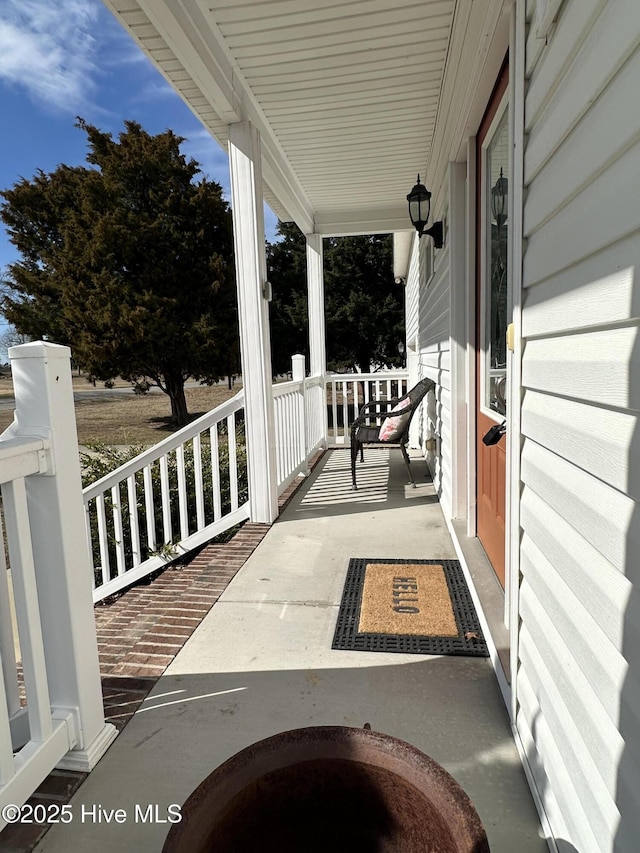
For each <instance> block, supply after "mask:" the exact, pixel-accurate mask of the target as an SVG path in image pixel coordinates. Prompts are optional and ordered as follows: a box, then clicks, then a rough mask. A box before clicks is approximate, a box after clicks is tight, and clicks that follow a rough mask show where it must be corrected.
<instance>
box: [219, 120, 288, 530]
mask: <svg viewBox="0 0 640 853" xmlns="http://www.w3.org/2000/svg"><path fill="white" fill-rule="evenodd" d="M229 166H230V172H231V203H232V207H233V232H234V244H235V252H236V279H237V283H238V313H239V322H240V356H241V359H242V382H243V386H244V399H245V433H246V439H247V469H248V479H249V501H250V507H251V520H252V521H258V522H266V523H271V522H272V521H273V520H274V519H275V518H276V517H277V515H278V488H277V479H276V460H275V427H274V418H273V396H272V392H271V385H272V372H271V346H270V339H269V303H268V301H267V299H266V294H265V285H266V281H267V265H266V255H265V237H264V213H263V201H262V166H261V153H260V134H259V133H258V131H257V129H256V128H255V127H254V126H253V125H252V124H251V122H248V121H244V122H238V123H237V124H231V125H229Z"/></svg>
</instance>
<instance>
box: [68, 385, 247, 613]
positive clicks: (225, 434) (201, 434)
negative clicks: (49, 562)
mask: <svg viewBox="0 0 640 853" xmlns="http://www.w3.org/2000/svg"><path fill="white" fill-rule="evenodd" d="M243 409H244V395H243V392H242V391H240V392H239V393H238V394H236V395H235V397H233V398H232V399H230V400H227V401H226V402H225V403H223V404H222V405H221V406H218V407H217V408H216V409H214V410H213V411H211V412H208V413H207V414H206V415H203V416H202V417H201V418H198V419H197V420H195V421H193V423H191V424H188V425H187V426H186V427H184V428H183V429H181V430H179V431H178V432H176V433H174V434H173V435H171V436H169V437H168V438H166V439H164V441H161V442H160V443H159V444H156V445H154V446H153V447H151V448H149V449H148V450H145V451H144V452H143V453H141V454H140V455H138V456H136V457H135V458H134V459H132V460H130V461H129V462H127V463H126V464H125V465H123V466H121V467H120V468H118V469H117V470H116V471H113V472H112V473H110V474H107V475H106V476H105V477H102V478H101V479H100V480H97V481H96V482H95V483H92V484H91V485H90V486H88V487H87V488H85V490H84V503H85V510H86V524H87V534H88V538H89V543H90V548H91V551H92V554H93V558H94V592H93V597H94V601H99V600H101V599H103V598H105V597H106V596H108V595H111V594H112V593H114V592H117V591H118V590H120V589H123V588H124V587H125V586H129V585H130V584H131V583H133V582H134V581H136V580H139V579H140V578H142V577H144V576H145V575H148V574H150V573H151V572H153V571H155V570H156V569H158V568H160V567H162V566H164V565H166V563H167V562H168V561H170V560H173V559H175V558H176V557H178V556H179V555H180V554H183V553H186V552H187V551H190V550H192V549H194V548H197V547H198V546H199V545H201V544H203V543H204V542H207V541H208V540H210V539H213V538H214V537H215V536H218V535H220V534H221V533H223V532H224V531H226V530H228V529H229V528H231V527H234V526H235V525H237V524H239V523H240V522H242V521H245V520H246V519H248V518H249V500H248V495H247V478H246V464H245V439H244V418H243V416H242V414H243Z"/></svg>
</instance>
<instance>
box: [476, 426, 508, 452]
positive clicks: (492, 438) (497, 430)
mask: <svg viewBox="0 0 640 853" xmlns="http://www.w3.org/2000/svg"><path fill="white" fill-rule="evenodd" d="M506 431H507V422H506V421H502V423H501V424H494V426H492V427H491V429H490V430H488V432H486V433H485V434H484V435H483V436H482V441H483V442H484V443H485V444H486V445H487V447H489V446H490V445H491V444H497V443H498V442H499V441H500V439H501V438H502V436H503V435H504V434H505V432H506Z"/></svg>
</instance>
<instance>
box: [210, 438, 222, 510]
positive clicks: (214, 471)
mask: <svg viewBox="0 0 640 853" xmlns="http://www.w3.org/2000/svg"><path fill="white" fill-rule="evenodd" d="M209 435H210V437H211V488H212V490H213V520H214V521H218V519H219V518H221V517H222V498H221V496H220V448H219V445H218V425H217V424H214V425H213V426H212V427H211V429H210V430H209Z"/></svg>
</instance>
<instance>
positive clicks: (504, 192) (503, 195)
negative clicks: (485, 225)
mask: <svg viewBox="0 0 640 853" xmlns="http://www.w3.org/2000/svg"><path fill="white" fill-rule="evenodd" d="M508 192H509V181H508V180H507V179H506V178H505V177H504V175H503V174H502V169H500V177H499V178H498V180H497V181H496V183H495V186H494V187H493V188H492V189H491V213H492V214H493V218H494V219H495V222H496V225H497V226H498V228H501V227H502V226H503V225H504V223H505V222H506V221H507V210H508V207H507V199H508Z"/></svg>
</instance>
